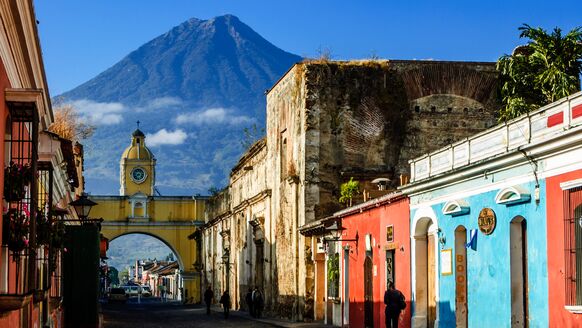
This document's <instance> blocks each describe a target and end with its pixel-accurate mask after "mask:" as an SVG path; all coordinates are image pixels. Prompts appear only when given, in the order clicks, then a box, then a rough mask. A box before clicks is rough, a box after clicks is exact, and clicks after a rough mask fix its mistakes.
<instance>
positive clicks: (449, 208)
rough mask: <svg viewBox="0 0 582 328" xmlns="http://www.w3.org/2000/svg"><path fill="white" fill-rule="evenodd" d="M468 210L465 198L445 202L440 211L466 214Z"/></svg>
mask: <svg viewBox="0 0 582 328" xmlns="http://www.w3.org/2000/svg"><path fill="white" fill-rule="evenodd" d="M470 211H471V208H470V207H469V204H467V202H466V201H465V200H463V199H459V200H450V201H448V202H446V203H445V205H444V206H443V211H442V212H443V214H444V215H451V216H458V215H463V214H468V213H469V212H470Z"/></svg>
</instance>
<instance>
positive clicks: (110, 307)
mask: <svg viewBox="0 0 582 328" xmlns="http://www.w3.org/2000/svg"><path fill="white" fill-rule="evenodd" d="M216 309H218V308H216ZM102 314H103V324H104V325H103V326H104V327H105V328H117V327H119V328H122V327H123V328H126V327H239V328H242V327H273V325H271V324H268V323H262V322H258V321H253V320H250V319H249V318H247V316H243V315H236V314H235V313H233V315H231V316H230V317H229V318H228V319H224V316H223V314H222V312H212V313H211V314H210V315H206V309H205V308H204V307H202V306H183V305H181V304H180V303H175V302H168V303H159V302H148V301H146V302H142V303H141V304H137V303H134V302H133V300H130V302H128V303H127V304H121V303H115V304H102Z"/></svg>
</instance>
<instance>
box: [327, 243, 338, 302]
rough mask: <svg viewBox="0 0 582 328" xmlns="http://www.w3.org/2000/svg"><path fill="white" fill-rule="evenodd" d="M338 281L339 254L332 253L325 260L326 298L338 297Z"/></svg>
mask: <svg viewBox="0 0 582 328" xmlns="http://www.w3.org/2000/svg"><path fill="white" fill-rule="evenodd" d="M339 279H340V271H339V253H334V254H331V255H330V256H329V257H328V259H327V297H330V298H337V297H339Z"/></svg>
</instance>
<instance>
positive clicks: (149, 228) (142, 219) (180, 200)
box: [90, 194, 207, 303]
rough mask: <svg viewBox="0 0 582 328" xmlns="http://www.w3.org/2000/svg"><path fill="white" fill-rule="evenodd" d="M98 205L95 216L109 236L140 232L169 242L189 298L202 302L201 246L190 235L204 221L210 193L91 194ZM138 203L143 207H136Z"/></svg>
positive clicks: (92, 214) (115, 236)
mask: <svg viewBox="0 0 582 328" xmlns="http://www.w3.org/2000/svg"><path fill="white" fill-rule="evenodd" d="M90 199H91V200H93V201H94V202H96V203H97V204H98V205H96V206H94V207H93V209H92V210H91V217H92V218H102V219H103V223H102V224H101V233H102V234H103V236H104V237H106V238H107V239H109V240H113V239H115V238H117V237H120V236H123V235H127V234H132V233H141V234H146V235H150V236H153V237H155V238H157V239H159V240H160V241H162V242H163V243H164V244H166V245H167V246H168V247H169V248H170V249H171V250H172V251H173V252H174V253H175V254H176V257H177V258H178V264H179V266H180V270H181V276H182V279H183V286H184V297H185V300H186V301H187V302H193V303H199V302H200V301H201V297H200V296H201V294H200V273H199V272H198V271H197V270H196V264H197V262H198V261H199V260H198V259H199V257H198V256H199V254H198V252H199V250H198V249H197V243H196V240H194V239H191V238H188V237H189V236H191V235H192V234H193V233H194V232H196V230H197V229H198V227H199V226H201V225H202V224H204V206H205V203H206V199H207V197H188V196H144V195H142V194H136V195H134V196H90ZM136 204H139V206H141V208H142V209H143V211H139V212H137V211H135V205H136Z"/></svg>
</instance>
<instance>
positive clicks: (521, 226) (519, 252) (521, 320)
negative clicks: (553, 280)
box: [509, 216, 529, 327]
mask: <svg viewBox="0 0 582 328" xmlns="http://www.w3.org/2000/svg"><path fill="white" fill-rule="evenodd" d="M509 245H510V246H509V257H510V265H511V326H512V327H528V321H529V320H528V293H527V289H528V277H527V224H526V220H525V219H524V218H523V217H522V216H516V217H515V218H513V219H512V220H511V223H510V227H509Z"/></svg>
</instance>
